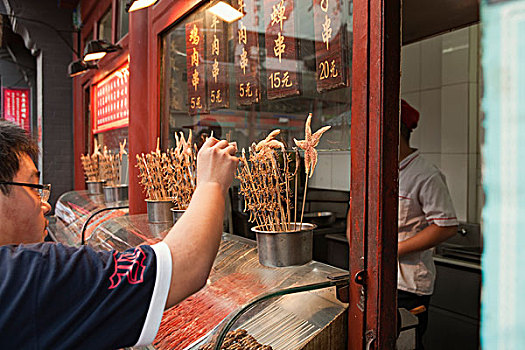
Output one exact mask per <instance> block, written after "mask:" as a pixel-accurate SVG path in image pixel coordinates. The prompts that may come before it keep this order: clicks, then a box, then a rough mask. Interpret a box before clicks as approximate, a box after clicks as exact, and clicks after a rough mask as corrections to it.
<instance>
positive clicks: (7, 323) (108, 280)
mask: <svg viewBox="0 0 525 350" xmlns="http://www.w3.org/2000/svg"><path fill="white" fill-rule="evenodd" d="M156 259H157V258H156V254H155V250H154V249H153V248H152V247H150V246H146V245H144V246H139V247H136V248H134V249H130V250H127V251H125V252H121V253H120V252H116V251H95V250H93V249H92V248H90V247H85V246H84V247H81V248H73V247H67V246H64V245H62V244H54V243H40V244H32V245H18V246H15V245H8V246H2V247H0V349H116V348H121V347H125V346H133V345H135V344H136V343H137V340H138V339H139V336H141V332H142V331H143V327H144V326H145V320H146V316H147V315H148V311H149V310H150V302H151V300H152V294H153V292H154V289H155V282H156V278H157V262H156ZM170 266H171V265H170ZM168 283H169V282H168ZM165 294H167V291H166V293H165ZM161 299H162V298H161ZM162 302H164V303H165V298H164V299H163V300H161V303H162ZM151 304H153V303H151ZM162 309H163V305H162V308H161V310H160V313H162ZM158 322H160V317H159V320H158ZM157 327H158V325H157ZM154 332H155V333H156V329H155V331H154ZM151 340H152V339H151ZM151 340H150V341H151Z"/></svg>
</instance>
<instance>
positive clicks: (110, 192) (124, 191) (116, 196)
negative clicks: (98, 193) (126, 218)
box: [104, 185, 129, 203]
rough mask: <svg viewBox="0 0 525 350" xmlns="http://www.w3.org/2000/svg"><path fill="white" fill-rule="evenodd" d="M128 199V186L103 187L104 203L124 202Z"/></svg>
mask: <svg viewBox="0 0 525 350" xmlns="http://www.w3.org/2000/svg"><path fill="white" fill-rule="evenodd" d="M128 198H129V197H128V185H117V186H104V201H106V203H117V202H125V201H127V200H128Z"/></svg>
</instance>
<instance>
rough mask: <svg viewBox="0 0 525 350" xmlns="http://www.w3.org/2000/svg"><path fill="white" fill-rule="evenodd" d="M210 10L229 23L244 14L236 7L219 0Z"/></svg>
mask: <svg viewBox="0 0 525 350" xmlns="http://www.w3.org/2000/svg"><path fill="white" fill-rule="evenodd" d="M208 11H210V12H211V13H213V14H214V15H215V16H217V17H219V18H220V19H222V20H223V21H225V22H228V23H231V22H234V21H236V20H238V19H239V18H241V17H242V16H244V14H243V13H242V12H240V11H237V10H236V9H235V8H233V7H232V6H231V5H229V4H227V3H225V2H224V1H219V2H218V3H216V4H215V5H213V6H212V7H210V8H209V9H208Z"/></svg>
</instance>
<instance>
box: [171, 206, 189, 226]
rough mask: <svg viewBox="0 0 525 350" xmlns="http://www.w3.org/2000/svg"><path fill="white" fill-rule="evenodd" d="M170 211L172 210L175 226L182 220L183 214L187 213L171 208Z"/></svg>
mask: <svg viewBox="0 0 525 350" xmlns="http://www.w3.org/2000/svg"><path fill="white" fill-rule="evenodd" d="M170 210H171V214H172V215H173V223H174V224H175V223H176V222H177V221H178V220H179V219H180V217H181V216H182V214H184V213H185V212H186V210H181V209H174V208H171V209H170Z"/></svg>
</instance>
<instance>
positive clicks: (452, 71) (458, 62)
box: [441, 28, 469, 85]
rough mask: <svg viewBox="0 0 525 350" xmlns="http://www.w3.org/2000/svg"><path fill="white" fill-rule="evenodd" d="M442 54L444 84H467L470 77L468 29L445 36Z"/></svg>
mask: <svg viewBox="0 0 525 350" xmlns="http://www.w3.org/2000/svg"><path fill="white" fill-rule="evenodd" d="M441 54H442V57H441V74H442V76H441V82H442V84H443V85H449V84H457V83H464V82H467V81H468V77H469V70H468V69H469V68H468V59H469V30H468V28H463V29H460V30H456V31H453V32H450V33H447V34H443V38H442V51H441Z"/></svg>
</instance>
